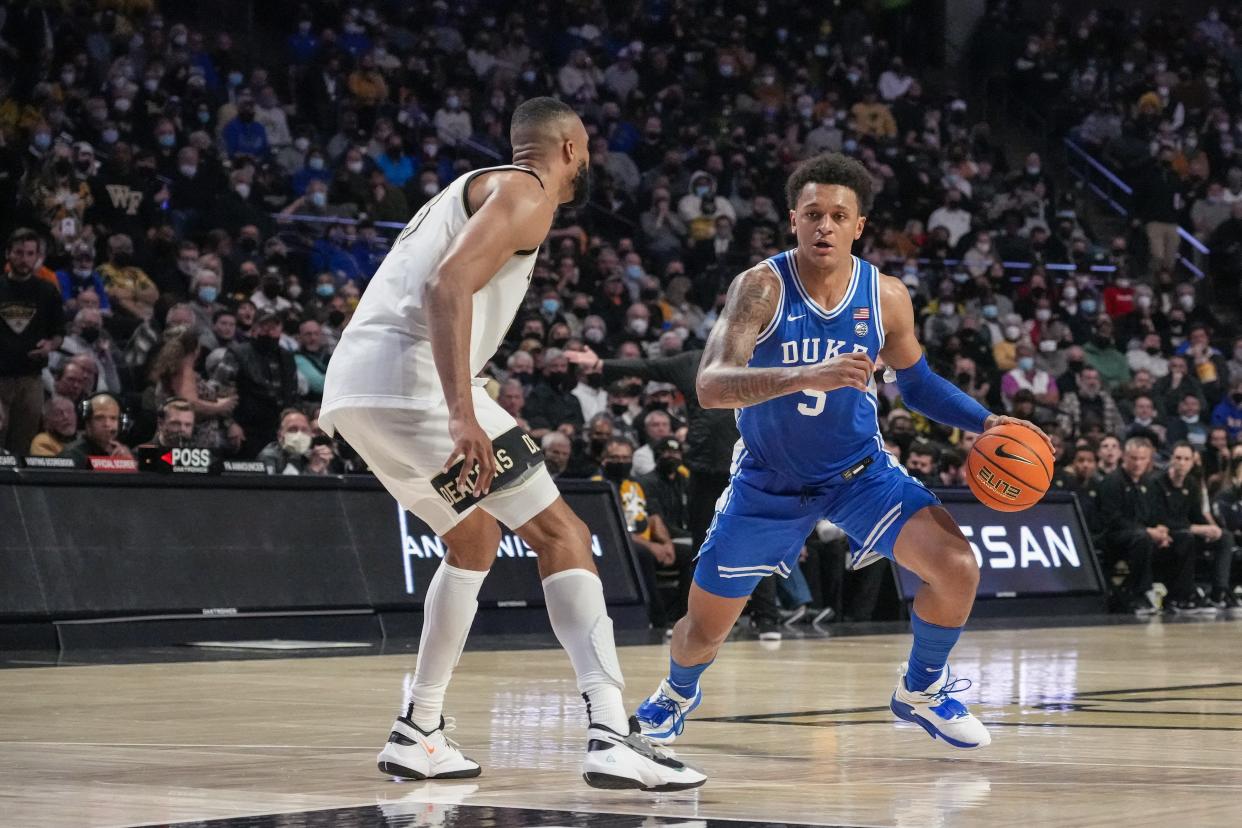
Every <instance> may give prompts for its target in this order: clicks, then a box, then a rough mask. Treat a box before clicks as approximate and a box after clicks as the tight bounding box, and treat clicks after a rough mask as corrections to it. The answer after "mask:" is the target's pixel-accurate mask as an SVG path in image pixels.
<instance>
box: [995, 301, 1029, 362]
mask: <svg viewBox="0 0 1242 828" xmlns="http://www.w3.org/2000/svg"><path fill="white" fill-rule="evenodd" d="M1000 331H1001V338H1000V340H998V341H995V342H994V343H993V345H992V359H993V360H994V361H995V363H996V370H998V371H1000V372H1002V373H1004V372H1007V371H1012V370H1013V369H1014V368H1015V367H1017V364H1018V341H1019V340H1020V339H1022V317H1021V316H1018V315H1017V314H1016V313H1011V314H1009V315H1008V316H1006V317H1005V318H1004V319H1003V320H1002V325H1001V326H1000Z"/></svg>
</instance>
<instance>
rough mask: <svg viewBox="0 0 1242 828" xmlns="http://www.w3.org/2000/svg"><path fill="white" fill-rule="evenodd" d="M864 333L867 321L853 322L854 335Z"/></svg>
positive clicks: (864, 334) (863, 334)
mask: <svg viewBox="0 0 1242 828" xmlns="http://www.w3.org/2000/svg"><path fill="white" fill-rule="evenodd" d="M866 335H867V323H866V322H857V323H855V324H854V336H866Z"/></svg>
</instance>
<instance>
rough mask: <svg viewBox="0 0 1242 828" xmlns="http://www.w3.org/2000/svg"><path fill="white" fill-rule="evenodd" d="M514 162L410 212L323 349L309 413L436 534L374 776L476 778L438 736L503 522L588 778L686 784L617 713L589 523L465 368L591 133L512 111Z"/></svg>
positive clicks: (483, 352)
mask: <svg viewBox="0 0 1242 828" xmlns="http://www.w3.org/2000/svg"><path fill="white" fill-rule="evenodd" d="M510 139H511V142H512V144H513V163H512V164H510V165H507V166H503V167H493V168H488V169H482V170H475V171H474V172H471V173H468V174H466V175H464V176H462V177H461V178H458V179H457V180H456V181H454V182H453V183H452V184H450V185H449V186H448V187H446V188H445V189H444V191H443V192H441V193H440V194H439V195H437V196H436V197H435V198H433V199H432V200H431V201H429V202H428V203H427V204H426V205H424V206H423V208H422V209H421V210H419V211H418V213H417V214H416V215H415V216H414V217H413V218H412V219H411V220H410V223H409V224H408V225H407V226H406V228H405V229H404V230H403V231H402V233H401V235H400V236H399V237H398V238H397V241H396V242H395V243H394V244H393V247H392V250H391V251H390V252H389V254H388V257H387V258H386V259H385V260H384V263H383V264H382V265H381V266H380V268H379V270H378V272H377V273H376V274H375V278H374V279H372V280H371V283H370V284H369V285H368V287H367V290H366V293H365V294H364V295H363V297H362V301H361V303H360V304H359V305H358V309H357V312H356V313H355V314H354V317H353V319H352V321H351V322H350V324H349V326H348V328H347V329H346V330H345V333H344V335H343V336H342V337H341V342H340V345H339V346H338V347H337V349H336V352H335V353H334V354H333V356H332V363H331V365H330V367H329V369H328V374H327V379H326V382H325V386H324V395H323V409H322V411H321V412H320V415H319V422H320V424H321V425H322V426H323V428H325V429H326V430H329V433H331V432H332V431H335V432H336V433H338V434H340V435H341V436H343V437H344V438H345V439H346V440H347V441H348V442H349V444H350V445H351V446H353V447H354V449H356V450H357V451H358V453H359V454H360V455H361V456H362V457H363V458H364V459H365V460H366V461H367V464H368V465H369V466H370V467H371V470H372V471H373V472H374V473H375V476H376V477H377V478H378V479H379V480H380V482H381V483H383V484H384V487H385V488H387V489H388V491H389V492H390V493H391V494H392V495H393V496H394V497H395V498H396V499H397V500H398V501H399V502H400V503H401V505H402V506H404V507H405V508H406V509H409V510H410V511H411V512H413V513H414V514H415V515H417V516H418V517H419V518H421V519H422V520H423V521H425V522H426V523H427V524H428V525H429V526H430V527H431V529H432V530H433V531H434V532H435V533H436V534H437V535H439V536H440V537H441V538H443V539H444V542H445V545H446V546H447V547H448V552H447V554H446V556H445V559H444V561H443V563H441V564H440V567H439V569H437V570H436V574H435V577H433V578H432V580H431V584H430V586H428V588H427V596H426V598H425V600H424V604H423V631H422V638H421V641H420V643H419V648H418V666H417V668H416V670H415V676H414V681H413V684H412V686H411V688H410V692H409V698H408V700H407V704H406V706H405V709H404V711H403V712H402V714H401V715H400V716H399V717H398V718H397V720H396V722H395V723H394V724H393V727H392V731H391V734H390V736H389V738H388V743H387V744H386V745H385V746H384V749H383V751H382V752H381V753H380V754H379V767H380V770H381V771H382V772H384V773H385V774H389V775H393V776H399V777H404V778H408V779H445V778H463V777H473V776H478V775H479V773H480V768H479V765H478V763H477V762H475V761H473V760H471V759H469V758H467V757H465V756H463V755H462V753H461V751H460V750H458V749H457V747H456V746H455V745H454V743H453V742H451V741H448V740H446V739H445V736H444V723H445V720H444V717H443V715H442V708H443V705H444V693H445V689H446V687H447V685H448V682H449V678H450V677H451V675H452V672H453V668H454V667H455V666H456V664H457V661H458V659H459V658H460V657H461V652H462V648H463V647H464V646H465V642H466V634H467V633H468V632H469V630H470V625H471V623H472V622H473V620H474V615H475V611H476V609H477V608H478V602H477V597H478V594H479V588H480V586H481V585H482V583H483V579H484V577H485V576H486V575H487V572H488V569H489V568H490V567H491V565H492V561H494V560H495V559H496V550H497V547H498V546H499V543H500V527H499V525H498V524H497V521H500V522H503V523H504V524H505V525H507V526H509V527H511V528H512V529H513V530H514V531H515V532H516V533H517V534H518V535H519V536H520V537H521V538H522V539H523V540H524V541H526V543H528V544H529V545H530V546H531V547H532V548H533V549H535V551H536V552H538V555H539V558H538V561H539V563H538V565H539V574H540V576H541V577H542V578H543V590H544V597H545V600H546V603H547V608H548V616H549V618H550V619H551V622H552V629H553V630H554V631H555V633H556V637H557V639H558V640H559V641H560V643H561V645H562V646H563V647H564V648H565V650H566V652H567V653H568V654H569V660H570V662H571V663H572V665H573V668H574V672H575V673H576V674H577V679H578V689H579V690H580V691H581V692H582V695H583V697H584V698H585V700H586V704H587V718H588V720H589V726H588V729H587V737H588V741H587V755H586V759H585V761H584V762H583V765H582V772H583V776H584V778H585V779H586V781H587V783H588V784H590V785H592V786H594V787H598V788H640V789H643V790H658V791H669V790H681V789H683V788H692V787H697V786H698V785H701V784H703V782H704V781H706V777H705V776H704V775H703V774H702V773H700V772H699V771H697V770H696V769H694V768H691V767H689V766H687V765H685V764H683V763H681V762H679V761H677V760H676V759H674V758H672V757H671V756H669V755H667V754H665V753H663V752H661V751H660V750H659V749H658V748H654V747H653V746H652V745H651V744H650V743H649V742H648V741H646V739H645V738H644V737H642V736H641V735H640V734H639V733H638V730H637V725H636V723H634V722H633V721H632V720H631V719H629V718H628V716H627V714H626V709H625V707H624V705H623V702H622V698H621V690H622V688H623V686H624V684H623V680H622V677H621V668H620V665H619V664H618V662H617V655H616V646H615V644H614V642H613V634H612V622H611V620H609V618H608V614H607V610H606V608H605V605H604V592H603V587H602V584H601V583H600V580H599V576H598V575H597V574H596V571H595V566H594V564H593V563H592V560H591V549H590V533H589V531H588V530H587V527H586V525H585V524H584V523H583V522H582V521H581V520H579V519H578V517H577V516H576V515H575V514H574V513H573V512H572V511H570V509H569V507H568V505H566V503H565V501H564V500H563V499H562V498H561V497H560V494H559V492H558V491H557V489H556V486H555V484H554V483H553V482H552V478H551V476H550V475H549V474H548V472H547V470H546V469H545V468H544V466H543V461H542V455H541V454H540V453H539V449H538V446H537V445H536V444H535V442H534V441H533V440H531V438H530V437H529V436H528V435H526V434H525V433H524V432H522V431H521V429H520V428H519V427H518V425H517V423H516V421H515V420H514V419H513V417H511V416H510V415H509V414H507V413H506V412H505V411H504V410H503V409H502V408H501V407H500V406H499V405H497V404H496V403H495V402H494V401H493V400H492V399H491V398H490V397H489V396H488V395H487V393H486V392H485V391H484V390H483V388H482V387H481V386H482V382H481V381H477V380H472V378H473V377H474V376H475V375H476V374H477V373H478V372H479V371H480V370H482V368H483V366H484V365H485V364H486V363H487V361H488V359H490V358H491V356H492V355H493V354H494V353H495V352H496V348H497V346H499V344H500V342H501V340H502V339H503V338H504V335H505V332H506V331H507V330H508V328H509V326H510V324H511V323H512V322H513V317H514V315H515V314H516V313H517V311H518V309H519V308H520V307H521V305H522V300H523V297H524V295H525V293H526V289H527V285H528V283H529V281H530V277H531V272H532V271H533V269H534V266H535V258H536V254H537V251H538V248H539V245H540V244H541V243H542V242H543V240H544V237H545V236H546V235H547V233H548V230H549V229H550V228H551V226H552V219H553V216H554V215H555V213H556V209H557V207H558V206H559V205H561V204H565V203H569V202H576V203H579V204H581V203H583V202H585V200H586V190H587V184H588V177H587V164H588V160H589V158H588V153H587V134H586V130H585V128H584V127H583V125H582V122H581V121H580V120H579V119H578V116H577V115H576V114H575V113H574V111H573V110H572V109H570V108H569V107H568V106H566V105H565V104H563V103H561V102H559V101H557V100H555V99H553V98H534V99H532V100H529V101H526V102H525V103H523V104H522V105H521V106H519V107H518V108H517V111H516V112H515V113H514V115H513V124H512V127H511V133H510Z"/></svg>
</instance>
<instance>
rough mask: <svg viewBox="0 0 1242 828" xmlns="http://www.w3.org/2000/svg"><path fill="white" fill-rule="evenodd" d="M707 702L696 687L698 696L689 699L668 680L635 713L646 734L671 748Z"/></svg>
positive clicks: (656, 741)
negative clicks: (694, 715)
mask: <svg viewBox="0 0 1242 828" xmlns="http://www.w3.org/2000/svg"><path fill="white" fill-rule="evenodd" d="M702 701H703V690H702V688H700V687H697V686H696V687H695V688H694V696H693V697H692V698H689V699H688V698H686V697H685V696H683V695H681V694H680V693H678V692H677V691H676V690H674V689H673V688H672V685H670V684H669V683H668V679H664V680H663V681H661V682H660V688H659V689H658V690H656V691H655V692H654V693H652V694H651V695H650V696H649V697H648V698H647V700H646V701H645V702H643V703H642V704H640V705H639V706H638V711H637V712H636V713H635V714H634V715H635V717H636V718H637V719H638V726H639V727H640V728H642V731H643V735H644V736H646V737H647V739H649V740H650V741H652V742H655V743H656V744H658V745H671V744H672V743H673V741H674V740H675V739H676V738H677V737H678V736H680V735H681V731H682V730H683V729H684V728H685V726H686V717H687V716H689V715H690V714H691V713H692V712H693V711H694V709H695V708H696V707H698V706H699V703H700V702H702Z"/></svg>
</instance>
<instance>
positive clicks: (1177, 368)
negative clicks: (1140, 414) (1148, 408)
mask: <svg viewBox="0 0 1242 828" xmlns="http://www.w3.org/2000/svg"><path fill="white" fill-rule="evenodd" d="M1153 393H1154V394H1155V396H1156V402H1157V403H1158V404H1159V406H1160V410H1161V411H1162V412H1164V414H1165V415H1167V416H1170V417H1171V416H1172V415H1173V414H1174V413H1175V412H1176V411H1177V408H1178V406H1179V405H1180V404H1181V402H1182V398H1183V397H1184V396H1185V395H1186V394H1188V393H1189V394H1194V395H1195V396H1196V397H1198V398H1199V408H1200V410H1206V409H1207V398H1206V397H1204V395H1203V385H1202V384H1201V383H1200V382H1199V380H1198V378H1197V377H1195V375H1194V373H1193V372H1192V371H1191V370H1190V365H1189V362H1188V360H1187V359H1186V357H1185V356H1184V355H1182V354H1174V355H1173V356H1171V357H1169V373H1168V374H1166V375H1165V376H1163V377H1161V378H1160V379H1159V380H1157V381H1156V385H1155V388H1154V389H1153Z"/></svg>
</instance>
